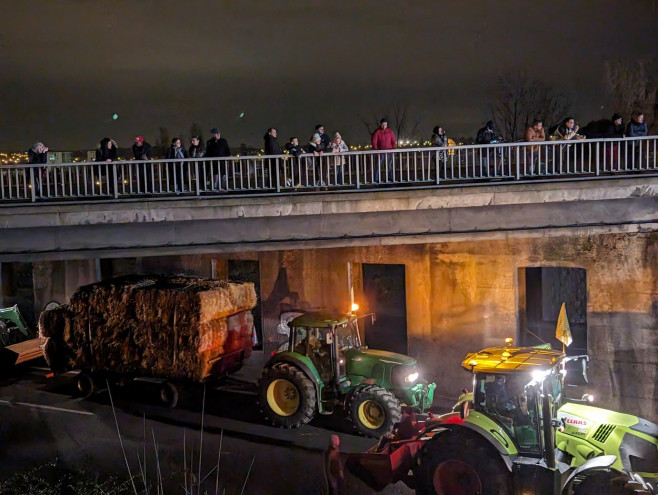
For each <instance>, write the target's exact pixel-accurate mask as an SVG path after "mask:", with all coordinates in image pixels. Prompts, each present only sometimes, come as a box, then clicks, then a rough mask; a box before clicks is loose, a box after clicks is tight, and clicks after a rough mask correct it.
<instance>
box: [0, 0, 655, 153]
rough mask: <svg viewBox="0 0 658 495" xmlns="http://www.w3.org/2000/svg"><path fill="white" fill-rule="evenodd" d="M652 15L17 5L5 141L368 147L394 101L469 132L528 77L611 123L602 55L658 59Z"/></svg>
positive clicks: (470, 7) (5, 43) (642, 5)
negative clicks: (505, 83) (292, 140)
mask: <svg viewBox="0 0 658 495" xmlns="http://www.w3.org/2000/svg"><path fill="white" fill-rule="evenodd" d="M656 4H657V2H654V1H649V0H644V1H642V0H633V1H629V2H618V1H614V0H599V1H596V2H594V1H584V0H583V1H553V2H528V1H524V2H520V1H505V2H491V1H488V0H477V1H476V0H470V1H469V0H464V1H460V2H450V3H448V2H441V1H439V2H437V1H425V0H415V1H413V2H411V1H407V2H403V1H396V2H394V1H389V0H363V1H359V2H354V1H352V0H345V1H334V2H322V1H283V0H281V1H278V0H269V1H267V2H252V1H246V0H245V1H239V2H238V1H231V2H218V1H192V2H190V1H173V0H159V1H139V0H135V1H110V0H99V1H94V2H88V1H84V0H75V1H74V0H68V1H66V0H58V1H53V2H43V1H39V0H22V1H21V2H15V1H9V0H7V1H3V2H2V5H1V6H2V8H3V17H2V20H1V21H0V28H1V29H0V31H1V32H2V37H1V38H0V56H1V58H0V60H2V67H3V69H2V70H3V75H2V79H1V80H0V81H1V82H0V87H1V89H2V95H3V96H2V100H0V117H1V118H0V142H2V146H3V148H6V149H23V148H26V147H27V146H28V145H29V143H31V142H33V141H34V140H35V139H42V140H45V141H47V142H48V143H49V144H50V146H51V147H53V148H60V149H61V148H69V149H72V148H85V147H92V146H94V145H95V143H96V142H97V141H98V140H99V139H100V138H102V137H103V136H105V135H111V136H113V137H115V138H117V139H118V140H119V142H120V143H125V144H124V145H126V144H129V142H130V141H131V140H132V137H133V136H134V135H135V134H143V135H145V136H147V138H148V139H150V140H151V141H155V139H156V135H157V133H158V129H159V127H161V126H166V127H168V128H169V129H170V131H171V133H172V134H175V133H179V132H181V131H182V132H185V131H187V130H188V129H189V126H190V124H191V123H192V122H198V123H200V124H201V125H202V126H203V128H204V129H206V128H207V129H209V128H210V127H212V126H215V125H217V126H219V127H220V128H222V130H223V133H224V135H225V136H226V137H227V138H228V139H229V140H230V141H231V143H235V144H238V143H241V142H247V143H253V144H260V137H261V136H262V134H263V132H264V130H265V129H266V128H267V127H269V126H271V125H275V126H277V127H278V128H279V129H280V130H281V135H282V136H285V137H287V136H289V135H292V134H297V135H299V136H300V137H301V138H302V139H306V138H307V134H308V135H309V136H310V133H311V130H312V127H313V125H314V124H315V123H317V122H319V121H322V122H324V123H325V124H326V125H327V127H328V128H329V129H331V130H340V131H341V132H343V135H344V136H345V137H346V140H347V141H348V142H350V141H352V142H359V141H360V142H363V141H364V140H365V139H367V135H366V132H365V127H364V126H363V125H362V123H361V119H360V116H361V115H364V116H370V115H373V114H377V113H382V112H385V111H386V110H387V109H388V108H389V107H390V106H391V105H394V104H405V105H407V106H408V107H409V109H410V111H411V112H410V113H411V114H412V118H413V119H414V120H419V121H420V124H421V129H423V130H426V131H427V132H424V134H428V132H429V129H431V127H432V126H433V125H434V124H435V123H437V122H440V123H441V124H442V125H444V126H445V127H446V128H447V129H448V130H449V132H451V133H452V134H454V135H470V134H474V132H475V129H477V127H478V126H479V125H480V124H481V122H482V121H484V120H486V118H487V117H488V108H489V90H490V89H491V87H492V86H493V85H494V84H495V80H496V77H497V75H498V74H501V73H505V72H507V71H515V70H519V69H521V68H523V69H524V70H526V71H527V72H529V73H531V74H533V75H536V76H537V77H540V78H542V79H544V80H546V81H547V82H549V83H551V84H553V85H555V86H556V88H558V89H560V90H562V91H564V92H566V93H568V94H570V95H571V96H572V99H573V100H574V112H575V113H577V114H580V115H581V117H580V121H586V120H589V119H590V118H592V119H593V118H598V117H599V116H600V113H604V114H606V115H607V114H608V113H610V112H609V110H608V109H607V108H605V109H603V110H602V109H601V106H602V105H603V106H606V105H607V95H606V93H605V88H604V85H603V65H604V62H605V60H610V59H619V58H626V59H631V60H636V59H638V58H642V57H649V56H656V55H657V51H658V48H657V47H658V30H657V29H656V25H658V23H657V21H658V8H657V5H656ZM242 112H244V114H245V115H244V117H243V118H238V116H239V115H240V114H241V113H242ZM114 113H117V114H119V119H117V120H116V121H114V120H112V119H111V116H112V114H114Z"/></svg>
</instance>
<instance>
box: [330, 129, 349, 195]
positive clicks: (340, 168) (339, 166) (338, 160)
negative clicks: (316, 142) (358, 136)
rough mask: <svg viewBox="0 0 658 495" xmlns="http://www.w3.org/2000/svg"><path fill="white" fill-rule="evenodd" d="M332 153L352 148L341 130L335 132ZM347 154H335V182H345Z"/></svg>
mask: <svg viewBox="0 0 658 495" xmlns="http://www.w3.org/2000/svg"><path fill="white" fill-rule="evenodd" d="M330 146H331V152H332V153H346V152H348V151H349V150H350V148H349V147H348V146H347V143H346V142H345V141H343V137H342V136H341V135H340V133H339V132H337V133H336V134H334V140H333V141H332V142H331V145H330ZM344 165H345V155H338V156H334V183H335V184H345V176H344V175H343V174H344V168H345V167H344Z"/></svg>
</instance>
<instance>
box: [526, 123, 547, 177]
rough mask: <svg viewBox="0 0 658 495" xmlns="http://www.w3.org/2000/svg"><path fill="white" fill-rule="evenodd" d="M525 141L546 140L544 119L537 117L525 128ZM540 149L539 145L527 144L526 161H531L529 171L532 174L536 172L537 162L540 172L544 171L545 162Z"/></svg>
mask: <svg viewBox="0 0 658 495" xmlns="http://www.w3.org/2000/svg"><path fill="white" fill-rule="evenodd" d="M525 141H526V143H541V142H544V141H546V132H545V131H544V123H543V121H542V120H540V119H535V120H533V121H532V125H531V126H530V127H528V128H527V129H526V130H525ZM539 151H540V150H539V145H536V144H531V145H528V146H526V162H529V167H528V168H529V170H528V171H527V172H528V173H529V174H530V175H532V174H533V173H534V168H535V162H536V163H537V169H538V171H539V173H540V174H541V173H542V167H543V163H541V160H540V157H539Z"/></svg>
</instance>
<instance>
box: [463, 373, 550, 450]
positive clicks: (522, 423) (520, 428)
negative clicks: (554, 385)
mask: <svg viewBox="0 0 658 495" xmlns="http://www.w3.org/2000/svg"><path fill="white" fill-rule="evenodd" d="M535 387H536V386H535V385H534V383H533V382H531V381H530V378H529V377H528V376H527V375H525V374H518V375H514V374H511V375H504V374H491V373H478V375H477V388H476V394H475V408H476V410H479V411H482V412H484V413H485V414H486V415H487V416H489V417H490V418H492V419H493V420H494V421H496V422H497V423H498V424H500V425H501V426H502V427H503V428H504V429H505V431H507V433H508V434H509V435H510V437H512V438H513V439H514V440H515V442H516V444H517V447H518V449H519V451H520V452H523V453H540V452H541V445H540V443H539V442H540V439H539V428H538V424H539V422H538V417H539V416H538V408H537V395H538V394H537V390H536V388H535Z"/></svg>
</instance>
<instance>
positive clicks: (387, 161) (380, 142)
mask: <svg viewBox="0 0 658 495" xmlns="http://www.w3.org/2000/svg"><path fill="white" fill-rule="evenodd" d="M371 142H372V149H373V150H393V149H395V148H396V147H397V142H396V140H395V134H394V133H393V131H392V130H391V129H389V127H388V119H386V118H383V119H381V120H380V121H379V127H378V128H377V129H375V132H373V133H372V141H371ZM382 164H383V165H384V167H386V181H387V182H388V180H389V178H390V180H393V156H392V154H391V153H381V154H380V155H379V163H378V164H377V168H376V169H375V174H374V182H379V169H380V168H382Z"/></svg>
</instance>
